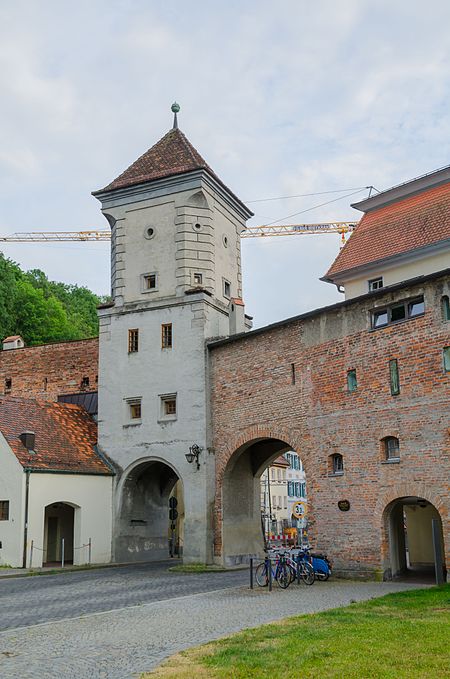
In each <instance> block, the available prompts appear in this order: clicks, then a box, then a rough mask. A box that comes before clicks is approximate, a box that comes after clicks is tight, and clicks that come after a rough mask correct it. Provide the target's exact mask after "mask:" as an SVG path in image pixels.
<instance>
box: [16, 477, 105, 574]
mask: <svg viewBox="0 0 450 679" xmlns="http://www.w3.org/2000/svg"><path fill="white" fill-rule="evenodd" d="M112 484H113V477H112V476H88V475H84V474H45V473H44V474H40V473H32V474H30V494H29V510H28V517H29V521H28V555H27V567H29V565H30V545H31V540H33V541H34V550H33V562H32V566H33V567H39V566H42V561H43V558H44V559H45V558H46V557H45V555H44V553H43V551H42V550H43V549H44V514H45V507H46V506H47V505H50V504H54V503H55V502H58V503H59V502H64V503H67V504H70V505H72V506H74V507H75V519H74V523H75V525H74V547H75V548H77V547H80V546H81V545H84V544H87V543H88V541H89V538H91V539H92V556H91V562H92V563H109V561H110V560H111V535H112ZM85 563H88V549H87V548H83V549H74V565H80V564H85Z"/></svg>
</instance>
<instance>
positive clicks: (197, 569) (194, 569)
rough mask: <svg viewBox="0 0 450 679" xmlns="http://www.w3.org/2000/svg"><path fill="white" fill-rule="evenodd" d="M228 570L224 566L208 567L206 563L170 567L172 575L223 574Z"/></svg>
mask: <svg viewBox="0 0 450 679" xmlns="http://www.w3.org/2000/svg"><path fill="white" fill-rule="evenodd" d="M226 570H227V569H226V568H223V567H222V566H214V565H210V566H207V565H205V564H204V563H187V564H182V563H180V564H177V565H176V566H170V568H169V571H171V573H211V572H215V573H223V572H224V571H226Z"/></svg>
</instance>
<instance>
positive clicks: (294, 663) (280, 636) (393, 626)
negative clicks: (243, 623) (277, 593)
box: [143, 585, 450, 679]
mask: <svg viewBox="0 0 450 679" xmlns="http://www.w3.org/2000/svg"><path fill="white" fill-rule="evenodd" d="M268 605H270V604H268ZM449 649H450V585H444V586H443V587H433V588H431V589H426V590H413V591H409V592H402V593H398V594H389V595H387V596H384V597H381V598H379V599H372V600H371V601H368V602H364V603H358V604H352V605H350V606H347V607H345V608H337V609H333V610H330V611H325V612H323V613H316V614H313V615H302V616H299V617H295V618H288V619H286V620H283V621H282V622H280V623H275V624H270V625H264V626H262V627H258V628H256V629H250V630H246V631H244V632H240V633H239V634H235V635H233V636H231V637H228V638H226V639H222V640H219V641H216V642H212V643H210V644H207V645H205V646H200V647H198V648H194V649H190V650H188V651H185V652H183V653H180V654H178V655H176V656H173V658H171V659H169V660H168V661H167V663H165V664H163V665H162V666H161V667H160V668H158V669H157V670H155V671H154V672H152V673H150V674H145V675H143V677H148V678H150V677H151V678H152V679H156V678H157V677H160V678H162V677H164V679H175V678H176V679H191V678H192V677H196V679H197V678H198V679H200V678H201V679H206V678H207V679H228V678H229V679H248V678H249V677H257V679H265V678H266V677H267V679H269V677H270V679H273V677H283V679H299V678H300V677H301V678H302V679H313V678H314V679H317V678H318V677H324V678H326V679H372V678H376V679H411V678H412V677H414V679H430V678H433V679H444V678H445V677H450V660H449V659H450V651H449Z"/></svg>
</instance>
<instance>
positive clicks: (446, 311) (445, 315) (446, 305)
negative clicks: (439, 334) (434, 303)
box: [441, 295, 450, 321]
mask: <svg viewBox="0 0 450 679" xmlns="http://www.w3.org/2000/svg"><path fill="white" fill-rule="evenodd" d="M441 308H442V320H444V321H450V300H449V297H448V295H444V296H443V297H442V299H441Z"/></svg>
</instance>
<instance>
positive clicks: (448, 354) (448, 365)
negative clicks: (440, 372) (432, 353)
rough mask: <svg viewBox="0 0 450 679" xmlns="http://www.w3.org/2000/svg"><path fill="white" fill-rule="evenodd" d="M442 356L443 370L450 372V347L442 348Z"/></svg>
mask: <svg viewBox="0 0 450 679" xmlns="http://www.w3.org/2000/svg"><path fill="white" fill-rule="evenodd" d="M442 354H443V357H444V370H445V372H446V373H448V372H450V347H444V348H443V350H442Z"/></svg>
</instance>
